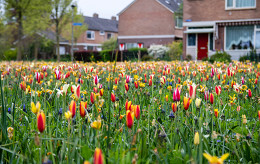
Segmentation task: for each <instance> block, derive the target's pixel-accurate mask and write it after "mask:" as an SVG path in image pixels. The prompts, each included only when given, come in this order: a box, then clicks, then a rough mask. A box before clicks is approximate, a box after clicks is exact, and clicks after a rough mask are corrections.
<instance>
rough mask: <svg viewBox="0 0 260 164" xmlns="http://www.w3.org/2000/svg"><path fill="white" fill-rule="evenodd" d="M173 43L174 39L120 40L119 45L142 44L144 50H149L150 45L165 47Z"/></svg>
mask: <svg viewBox="0 0 260 164" xmlns="http://www.w3.org/2000/svg"><path fill="white" fill-rule="evenodd" d="M173 41H174V38H157V39H120V40H119V44H120V43H143V44H144V45H143V46H144V48H149V47H150V45H153V44H157V45H166V44H169V43H171V42H173Z"/></svg>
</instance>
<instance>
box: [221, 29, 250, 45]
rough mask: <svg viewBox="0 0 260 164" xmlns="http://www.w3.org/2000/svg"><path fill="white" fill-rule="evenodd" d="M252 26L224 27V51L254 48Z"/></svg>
mask: <svg viewBox="0 0 260 164" xmlns="http://www.w3.org/2000/svg"><path fill="white" fill-rule="evenodd" d="M253 43H254V26H228V27H226V49H227V50H241V49H252V48H253V47H254V45H253Z"/></svg>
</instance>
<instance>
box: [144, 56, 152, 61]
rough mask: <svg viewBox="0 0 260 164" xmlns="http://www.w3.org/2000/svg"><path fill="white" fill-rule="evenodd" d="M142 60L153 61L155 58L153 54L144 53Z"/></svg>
mask: <svg viewBox="0 0 260 164" xmlns="http://www.w3.org/2000/svg"><path fill="white" fill-rule="evenodd" d="M141 60H142V61H151V60H153V57H152V56H149V55H144V56H143V57H142V58H141Z"/></svg>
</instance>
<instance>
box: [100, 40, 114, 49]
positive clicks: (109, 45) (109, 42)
mask: <svg viewBox="0 0 260 164" xmlns="http://www.w3.org/2000/svg"><path fill="white" fill-rule="evenodd" d="M116 47H117V39H116V38H110V39H109V40H107V41H105V42H104V43H103V44H102V50H108V51H112V50H115V49H116Z"/></svg>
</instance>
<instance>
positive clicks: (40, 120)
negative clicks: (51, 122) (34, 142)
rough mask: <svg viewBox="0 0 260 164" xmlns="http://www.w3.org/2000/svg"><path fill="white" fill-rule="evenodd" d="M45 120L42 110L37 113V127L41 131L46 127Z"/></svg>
mask: <svg viewBox="0 0 260 164" xmlns="http://www.w3.org/2000/svg"><path fill="white" fill-rule="evenodd" d="M45 122H46V119H45V114H44V113H43V112H42V111H40V112H39V113H38V114H37V127H38V130H39V132H41V133H42V132H43V131H44V129H45Z"/></svg>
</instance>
